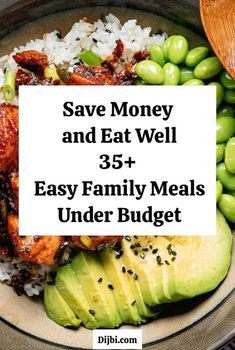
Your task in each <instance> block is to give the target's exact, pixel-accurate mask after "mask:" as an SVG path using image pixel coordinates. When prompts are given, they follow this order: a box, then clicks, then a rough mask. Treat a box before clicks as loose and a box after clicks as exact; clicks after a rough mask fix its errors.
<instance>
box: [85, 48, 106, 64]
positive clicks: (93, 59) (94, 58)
mask: <svg viewBox="0 0 235 350" xmlns="http://www.w3.org/2000/svg"><path fill="white" fill-rule="evenodd" d="M79 58H80V59H81V60H82V61H83V62H85V63H86V64H88V65H89V66H99V65H100V63H101V62H102V59H101V57H100V56H98V55H97V54H96V53H94V52H93V51H91V50H87V51H84V52H82V53H81V54H80V55H79Z"/></svg>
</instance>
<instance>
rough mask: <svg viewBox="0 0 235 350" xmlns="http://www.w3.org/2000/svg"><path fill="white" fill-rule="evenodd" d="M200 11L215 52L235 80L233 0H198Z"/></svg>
mask: <svg viewBox="0 0 235 350" xmlns="http://www.w3.org/2000/svg"><path fill="white" fill-rule="evenodd" d="M200 12H201V18H202V23H203V27H204V30H205V32H206V35H207V37H208V39H209V42H210V44H211V46H212V48H213V50H214V52H215V54H216V55H217V56H218V58H219V59H220V61H221V63H222V64H223V66H224V67H225V69H226V70H227V71H228V72H229V74H230V75H231V77H232V78H233V79H234V80H235V0H200Z"/></svg>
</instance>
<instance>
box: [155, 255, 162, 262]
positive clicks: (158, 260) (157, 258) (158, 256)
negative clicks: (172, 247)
mask: <svg viewBox="0 0 235 350" xmlns="http://www.w3.org/2000/svg"><path fill="white" fill-rule="evenodd" d="M156 260H157V262H158V263H160V262H161V261H162V258H161V257H160V255H157V257H156Z"/></svg>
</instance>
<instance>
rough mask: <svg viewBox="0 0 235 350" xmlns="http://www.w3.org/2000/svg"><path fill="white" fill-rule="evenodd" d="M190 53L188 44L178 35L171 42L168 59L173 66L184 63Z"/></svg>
mask: <svg viewBox="0 0 235 350" xmlns="http://www.w3.org/2000/svg"><path fill="white" fill-rule="evenodd" d="M187 53H188V42H187V40H186V39H185V38H184V37H183V36H182V35H176V36H175V37H174V38H173V39H172V40H171V42H170V45H169V49H168V59H169V61H170V62H171V63H173V64H179V63H182V62H184V60H185V57H186V56H187Z"/></svg>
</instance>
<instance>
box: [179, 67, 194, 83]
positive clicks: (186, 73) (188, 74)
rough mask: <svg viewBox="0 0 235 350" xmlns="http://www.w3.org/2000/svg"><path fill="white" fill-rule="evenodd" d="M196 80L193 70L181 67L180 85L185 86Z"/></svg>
mask: <svg viewBox="0 0 235 350" xmlns="http://www.w3.org/2000/svg"><path fill="white" fill-rule="evenodd" d="M193 78H194V74H193V68H189V67H181V68H180V80H179V84H180V85H183V84H184V83H186V81H189V80H192V79H193Z"/></svg>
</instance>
